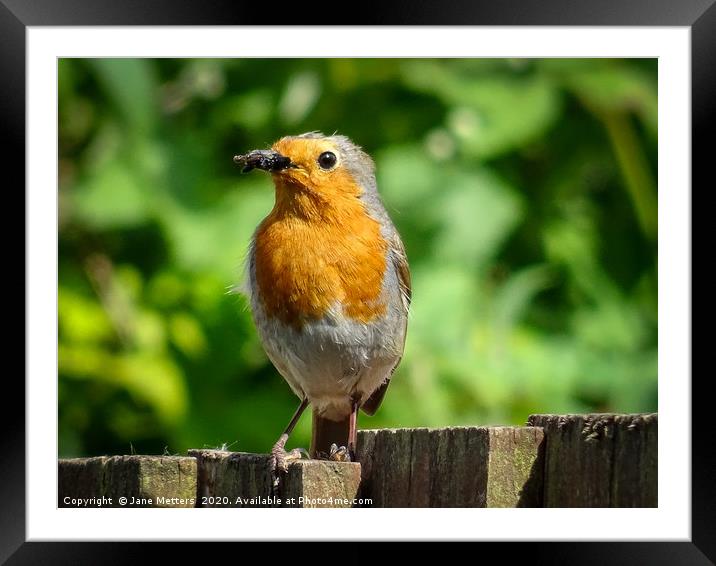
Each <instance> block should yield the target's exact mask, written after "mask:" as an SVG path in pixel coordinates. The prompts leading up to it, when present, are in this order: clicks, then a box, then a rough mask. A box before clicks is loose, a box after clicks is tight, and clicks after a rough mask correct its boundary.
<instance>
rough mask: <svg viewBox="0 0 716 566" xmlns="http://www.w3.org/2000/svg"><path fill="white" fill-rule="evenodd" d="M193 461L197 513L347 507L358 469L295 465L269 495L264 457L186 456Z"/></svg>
mask: <svg viewBox="0 0 716 566" xmlns="http://www.w3.org/2000/svg"><path fill="white" fill-rule="evenodd" d="M189 455H190V456H193V457H195V458H196V459H197V466H198V478H199V480H198V486H197V493H198V506H201V507H352V506H354V500H355V499H356V497H357V494H358V487H359V485H360V470H361V468H360V464H358V463H353V462H326V461H320V460H299V461H296V462H292V463H291V464H289V466H288V472H287V473H286V474H285V475H284V476H282V477H281V482H280V484H279V489H278V492H277V493H274V492H273V491H272V486H271V473H270V470H269V457H268V456H267V455H265V454H248V453H244V452H225V451H220V450H190V451H189Z"/></svg>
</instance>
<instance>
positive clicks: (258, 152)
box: [234, 149, 296, 173]
mask: <svg viewBox="0 0 716 566" xmlns="http://www.w3.org/2000/svg"><path fill="white" fill-rule="evenodd" d="M234 163H236V164H237V165H241V166H242V169H241V172H242V173H248V172H249V171H251V170H252V169H262V170H264V171H270V172H275V171H281V170H283V169H288V168H290V167H296V165H294V164H293V163H291V159H290V158H289V157H286V156H285V155H281V154H280V153H279V152H277V151H274V150H272V149H255V150H253V151H250V152H249V153H247V154H246V155H234Z"/></svg>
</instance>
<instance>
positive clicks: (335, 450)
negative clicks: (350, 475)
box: [328, 444, 352, 462]
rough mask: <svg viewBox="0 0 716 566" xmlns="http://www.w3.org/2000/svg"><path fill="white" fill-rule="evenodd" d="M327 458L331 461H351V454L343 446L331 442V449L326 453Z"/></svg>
mask: <svg viewBox="0 0 716 566" xmlns="http://www.w3.org/2000/svg"><path fill="white" fill-rule="evenodd" d="M328 459H329V460H332V461H333V462H351V461H352V459H351V454H350V451H349V450H348V448H346V447H345V446H337V445H336V444H331V451H330V452H329V453H328Z"/></svg>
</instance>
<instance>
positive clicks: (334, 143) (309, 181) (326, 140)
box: [234, 132, 375, 205]
mask: <svg viewBox="0 0 716 566" xmlns="http://www.w3.org/2000/svg"><path fill="white" fill-rule="evenodd" d="M234 162H236V163H237V164H239V165H241V166H242V167H243V169H242V170H243V171H244V172H248V171H251V170H252V169H262V170H264V171H268V172H270V173H271V175H272V177H273V181H274V184H275V186H276V200H277V203H278V202H280V201H285V202H294V201H296V200H297V199H298V200H308V201H309V202H312V203H313V204H314V205H318V204H320V203H324V204H333V205H336V204H339V203H341V202H348V201H351V200H353V201H354V200H355V199H358V198H360V197H361V196H362V195H364V194H365V193H372V192H375V169H374V165H373V160H372V159H371V158H370V157H369V156H368V155H367V154H366V153H365V152H364V151H363V150H362V149H361V148H360V147H358V146H357V145H355V144H354V143H353V142H352V141H351V140H349V139H348V138H347V137H345V136H338V135H333V136H324V135H323V134H320V133H318V132H309V133H306V134H301V135H298V136H286V137H283V138H281V139H280V140H278V141H277V142H276V143H274V144H273V146H272V147H271V149H268V150H254V151H250V152H249V153H247V154H245V155H237V156H235V157H234Z"/></svg>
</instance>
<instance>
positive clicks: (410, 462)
mask: <svg viewBox="0 0 716 566" xmlns="http://www.w3.org/2000/svg"><path fill="white" fill-rule="evenodd" d="M542 444H543V436H542V430H541V429H539V428H533V427H448V428H441V429H427V428H417V429H380V430H363V431H359V433H358V446H357V457H358V461H359V462H360V463H361V469H362V474H363V478H362V484H361V491H360V495H361V497H363V498H369V499H371V500H372V506H373V507H540V506H541V504H542V466H543V449H542Z"/></svg>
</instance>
